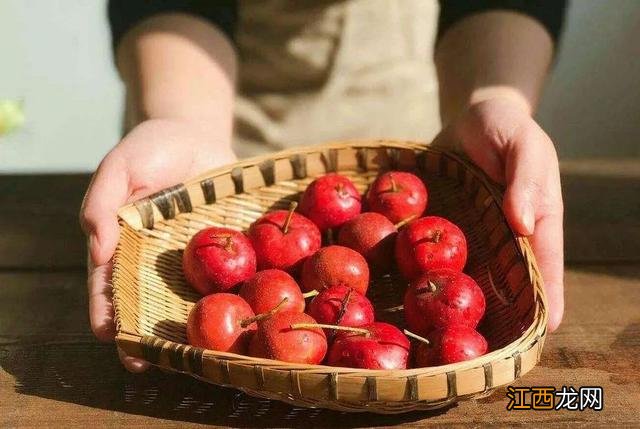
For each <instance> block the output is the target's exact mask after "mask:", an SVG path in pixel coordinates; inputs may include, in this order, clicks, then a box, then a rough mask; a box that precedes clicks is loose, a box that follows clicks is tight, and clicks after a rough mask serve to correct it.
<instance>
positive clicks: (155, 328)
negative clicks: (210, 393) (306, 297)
mask: <svg viewBox="0 0 640 429" xmlns="http://www.w3.org/2000/svg"><path fill="white" fill-rule="evenodd" d="M389 169H397V170H408V171H414V172H416V173H417V174H419V175H421V176H422V177H423V178H424V180H425V182H426V183H427V186H428V189H429V207H428V209H427V213H428V214H435V215H440V216H444V217H446V218H448V219H450V220H452V221H453V222H455V223H456V224H457V225H459V226H460V227H461V228H462V230H463V231H464V232H465V234H466V236H467V240H468V245H469V259H468V262H467V266H466V268H465V272H467V273H468V274H469V275H471V276H472V277H473V278H474V279H476V281H477V282H478V283H479V284H480V286H481V287H482V289H483V291H484V294H485V296H486V301H487V312H486V316H485V318H484V319H483V321H482V323H481V325H480V326H479V328H478V329H479V331H480V332H482V333H483V334H484V335H485V337H486V338H487V340H488V342H489V347H490V352H489V353H488V354H486V355H484V356H481V357H479V358H476V359H473V360H470V361H467V362H463V363H457V364H452V365H446V366H438V367H429V368H416V369H407V370H398V371H385V370H362V369H353V368H337V367H330V366H323V365H301V364H291V363H286V362H281V361H274V360H267V359H258V358H253V357H248V356H241V355H236V354H230V353H221V352H216V351H212V350H204V349H201V348H196V347H192V346H189V345H187V343H186V334H185V324H186V320H187V316H188V314H189V311H190V310H191V308H192V306H193V304H194V303H195V302H196V301H197V300H198V299H199V296H198V295H197V293H195V292H194V291H193V290H192V289H191V288H190V287H189V285H187V284H186V282H185V279H184V277H183V274H182V269H181V257H182V255H181V252H182V249H183V248H184V247H185V245H186V243H187V242H188V240H189V239H190V237H191V236H192V235H193V234H195V233H196V232H197V231H199V230H200V229H202V228H205V227H207V226H212V225H216V226H227V227H230V228H235V229H237V230H245V229H247V228H248V226H249V225H250V224H251V222H253V221H254V220H256V219H257V218H258V217H260V216H261V215H262V214H263V213H265V212H267V211H269V210H273V209H278V208H287V207H288V206H289V202H290V201H292V200H296V199H297V198H299V196H300V193H301V192H302V191H303V190H304V189H305V187H306V186H307V185H308V184H309V183H310V182H311V181H312V180H313V178H314V177H317V176H319V175H323V174H325V173H327V172H339V173H341V174H343V175H346V176H348V177H350V178H351V179H352V180H353V182H354V183H355V185H356V187H357V188H358V189H359V191H361V192H364V191H365V190H366V188H367V186H368V185H369V184H370V183H371V182H372V181H373V180H374V179H375V177H376V175H377V174H378V173H379V172H380V171H384V170H389ZM501 196H502V194H501V192H500V190H499V189H498V187H496V185H494V184H493V183H491V182H490V181H489V180H488V179H487V177H486V176H485V175H484V174H483V173H482V172H481V171H479V170H478V169H477V168H475V167H474V166H473V165H472V164H470V163H469V162H468V161H466V160H465V159H463V158H461V157H460V156H459V155H456V154H453V153H450V152H446V151H441V150H437V149H433V148H429V147H427V146H425V145H424V144H418V143H407V142H395V141H382V140H376V141H358V142H340V143H330V144H324V145H318V146H312V147H305V148H298V149H294V150H289V151H285V152H279V153H275V154H271V155H268V156H263V157H258V158H254V159H250V160H247V161H243V162H239V163H236V164H233V165H230V166H227V167H223V168H218V169H216V170H213V171H211V172H209V173H207V174H204V175H202V176H200V177H198V178H196V179H194V180H191V181H188V182H186V183H184V184H180V185H177V186H174V187H172V188H169V189H165V190H163V191H161V192H159V193H157V194H155V195H152V196H150V197H148V198H145V199H142V200H140V201H138V202H136V203H134V204H131V205H128V206H125V207H123V208H122V209H121V210H120V211H119V217H120V227H121V232H120V241H119V244H118V247H117V250H116V254H115V262H114V270H113V290H114V303H115V317H116V325H117V338H116V340H117V344H118V346H119V347H120V348H121V349H123V350H124V351H125V352H126V353H127V354H129V355H131V356H136V357H140V358H144V359H146V360H148V361H150V362H151V363H153V364H154V365H157V366H159V367H162V368H166V369H170V370H174V371H178V372H183V373H186V374H190V375H192V376H193V377H196V378H198V379H200V380H203V381H206V382H210V383H214V384H218V385H223V386H229V387H233V388H236V389H240V390H242V391H244V392H246V393H248V394H250V395H254V396H258V397H263V398H270V399H276V400H280V401H285V402H288V403H291V404H295V405H297V406H304V407H322V408H329V409H334V410H341V411H369V412H376V413H386V414H390V413H402V412H407V411H411V410H424V409H434V408H438V407H443V406H446V405H448V404H451V403H452V402H455V401H458V400H461V399H468V398H477V397H482V396H486V395H488V394H490V393H491V391H492V390H493V389H495V388H496V387H498V386H501V385H505V384H508V383H511V382H512V381H514V380H516V379H518V378H519V377H520V376H521V375H523V374H525V373H526V372H528V371H529V370H531V369H532V368H533V367H534V366H535V365H536V363H537V362H538V360H539V358H540V353H541V351H542V347H543V344H544V339H545V334H546V324H547V310H546V301H545V295H544V292H543V288H542V282H541V277H540V274H539V272H538V269H537V266H536V263H535V259H534V257H533V253H532V251H531V248H530V246H529V243H528V241H527V240H526V239H525V238H520V237H515V236H514V234H513V233H512V231H511V229H510V228H509V226H508V225H507V223H506V220H505V218H504V215H503V213H502V210H501ZM405 287H406V284H405V283H404V282H403V281H402V280H401V278H400V277H399V276H397V275H394V274H392V275H386V276H384V277H381V278H375V279H373V280H372V285H371V286H370V288H369V292H368V295H369V298H371V299H372V301H373V302H374V304H375V307H376V312H377V314H376V317H377V319H379V320H383V321H388V322H391V323H395V324H396V325H398V326H400V327H402V326H403V321H402V319H403V316H402V311H398V306H400V305H401V304H402V297H403V294H404V289H405Z"/></svg>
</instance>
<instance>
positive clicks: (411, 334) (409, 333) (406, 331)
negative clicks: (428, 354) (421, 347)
mask: <svg viewBox="0 0 640 429" xmlns="http://www.w3.org/2000/svg"><path fill="white" fill-rule="evenodd" d="M404 334H405V335H406V336H407V337H411V338H413V339H416V340H418V341H420V342H423V343H425V344H431V342H430V341H429V340H427V339H426V338H425V337H421V336H420V335H417V334H414V333H413V332H411V331H409V330H407V329H405V330H404Z"/></svg>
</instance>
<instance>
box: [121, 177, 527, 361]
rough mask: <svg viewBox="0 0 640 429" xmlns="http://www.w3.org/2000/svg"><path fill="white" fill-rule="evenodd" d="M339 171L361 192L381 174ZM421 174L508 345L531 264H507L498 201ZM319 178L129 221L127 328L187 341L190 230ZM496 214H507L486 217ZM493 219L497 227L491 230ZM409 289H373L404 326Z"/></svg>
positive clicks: (390, 285)
mask: <svg viewBox="0 0 640 429" xmlns="http://www.w3.org/2000/svg"><path fill="white" fill-rule="evenodd" d="M338 172H339V173H340V174H343V175H345V176H347V177H349V178H350V179H351V180H352V181H353V182H354V184H355V185H356V187H357V188H358V190H359V191H360V192H361V193H364V192H366V189H367V187H368V185H369V184H370V183H371V182H372V181H373V180H374V179H375V177H376V176H377V174H378V172H377V171H368V172H364V173H363V172H362V171H350V170H347V171H338ZM418 174H419V173H418ZM421 176H422V177H423V179H424V181H425V183H426V184H427V188H428V191H429V203H428V208H427V211H426V213H425V214H426V215H438V216H443V217H445V218H447V219H449V220H451V221H452V222H454V223H455V224H457V225H458V226H459V227H460V228H461V229H462V230H463V231H464V233H465V235H466V237H467V242H468V247H469V256H468V261H467V265H466V267H465V270H464V271H465V272H466V273H467V274H469V275H470V276H471V277H473V278H474V279H475V280H476V281H477V282H478V284H479V285H480V286H481V288H482V290H483V291H484V294H485V297H486V302H487V311H486V315H485V318H484V319H483V321H482V322H481V324H480V326H479V328H478V330H479V331H480V332H481V333H482V334H483V335H484V336H485V337H486V338H487V340H488V342H489V347H490V350H496V349H499V348H502V347H504V346H506V345H507V344H509V343H511V342H513V341H514V340H516V339H518V338H519V337H520V336H521V335H522V334H523V333H524V332H525V331H526V330H527V328H528V327H529V326H531V324H532V323H533V320H534V316H535V299H534V291H533V288H531V287H530V284H528V281H527V280H528V279H527V276H526V275H524V272H525V266H524V264H521V263H514V261H507V262H508V263H505V261H504V260H503V259H504V257H503V255H500V252H501V251H503V250H502V249H504V248H505V247H508V246H509V242H511V243H512V246H514V247H515V241H514V240H513V236H512V235H511V232H510V230H508V227H507V226H506V223H505V222H504V219H503V218H501V216H502V214H501V211H500V209H499V208H498V207H497V206H495V205H496V203H495V202H493V201H489V200H488V199H487V200H486V201H478V198H477V195H474V194H471V193H470V192H471V191H469V189H468V188H469V187H465V186H464V184H463V183H461V182H460V181H458V180H457V179H454V178H451V177H448V176H442V175H437V174H428V173H425V174H421ZM312 180H313V177H309V178H305V179H300V180H290V181H283V182H278V183H276V184H274V185H272V186H265V187H261V188H258V189H255V190H252V191H248V192H245V193H240V194H236V195H232V196H229V197H226V198H223V199H220V200H218V201H216V202H215V203H214V204H208V205H201V206H198V207H194V208H193V210H192V211H191V212H188V213H180V214H178V215H177V216H176V217H175V218H173V219H170V220H164V221H160V222H157V223H156V224H155V225H154V227H153V229H142V230H140V231H134V230H133V229H132V228H131V227H129V226H128V225H126V224H123V228H124V229H125V234H124V235H125V236H126V235H127V234H130V235H131V237H132V238H131V239H132V240H135V241H136V243H135V244H136V247H135V248H134V249H135V250H134V251H135V253H136V254H135V255H134V254H130V255H124V254H123V255H122V257H123V259H127V258H130V259H131V261H130V262H131V264H132V265H130V268H131V269H133V270H134V271H135V272H134V273H132V274H131V276H132V280H133V283H134V284H132V285H131V286H133V289H134V291H129V297H128V298H125V299H126V300H128V301H129V305H134V306H135V305H137V308H135V309H133V308H131V309H130V313H131V314H130V317H128V318H126V317H125V318H123V323H124V324H129V325H130V326H128V327H127V331H129V332H135V333H137V334H138V335H141V336H144V335H154V336H157V337H160V338H162V339H165V340H169V341H174V342H178V343H186V333H185V327H186V320H187V317H188V314H189V311H190V309H191V307H192V306H193V304H194V303H195V302H196V301H197V300H198V299H199V298H200V296H199V295H198V294H197V293H196V292H195V291H193V290H192V289H191V288H190V286H189V285H188V284H187V283H186V281H185V279H184V276H183V274H182V249H183V248H184V246H185V245H186V243H187V242H188V240H189V239H190V237H191V236H192V235H193V234H195V233H196V232H197V231H199V230H200V229H202V228H205V227H207V226H213V225H216V226H227V227H230V228H234V229H238V230H246V229H247V228H248V227H249V225H250V224H251V222H253V221H254V220H256V219H257V218H258V217H260V216H261V215H262V214H263V213H265V212H267V211H270V210H274V209H281V208H287V207H288V205H289V202H290V201H292V200H297V199H298V198H299V196H300V194H301V192H302V191H303V190H304V189H305V188H306V186H307V185H308V184H309V183H310V182H311V181H312ZM476 193H477V191H476ZM492 206H494V207H492ZM496 216H497V217H500V219H494V220H493V221H488V220H487V218H488V217H496ZM487 225H493V226H491V227H489V228H490V229H488V228H487ZM127 230H129V231H127ZM511 254H512V255H515V256H512V257H511V258H517V257H519V253H518V251H517V250H516V251H512V252H511ZM514 267H515V268H514ZM507 269H508V270H509V271H508V272H507ZM517 278H521V279H520V280H517ZM514 284H516V285H519V286H517V287H514V286H513V285H514ZM405 288H406V282H405V281H404V280H403V279H402V278H401V277H400V276H399V275H398V274H397V273H391V274H387V275H385V276H382V277H378V278H373V279H372V283H371V286H370V288H369V291H368V293H367V295H368V297H369V298H370V299H371V300H372V302H373V303H374V305H375V308H376V317H377V319H378V320H381V321H387V322H390V323H393V324H396V325H398V326H399V327H404V320H403V311H402V308H401V306H402V301H403V296H404V290H405ZM122 294H123V295H124V292H123V293H122ZM129 298H134V299H133V301H132V300H131V299H129ZM119 301H120V302H122V299H119ZM134 302H135V304H134ZM121 307H124V306H123V305H121ZM125 312H126V311H125Z"/></svg>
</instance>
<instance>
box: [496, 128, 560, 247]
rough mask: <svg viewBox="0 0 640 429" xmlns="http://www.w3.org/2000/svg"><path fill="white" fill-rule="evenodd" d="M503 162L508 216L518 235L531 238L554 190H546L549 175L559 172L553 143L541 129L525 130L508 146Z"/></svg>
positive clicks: (505, 201)
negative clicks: (547, 197)
mask: <svg viewBox="0 0 640 429" xmlns="http://www.w3.org/2000/svg"><path fill="white" fill-rule="evenodd" d="M504 159H505V182H506V192H505V195H504V203H503V209H504V212H505V215H506V217H507V220H508V221H509V224H510V225H511V228H512V229H513V230H514V231H515V232H516V233H518V234H521V235H524V236H530V235H532V234H533V233H534V230H535V225H536V221H537V218H538V217H540V216H539V215H541V213H538V212H540V211H541V210H540V209H541V208H542V206H543V205H544V200H545V198H544V196H545V195H546V194H548V193H550V192H551V191H552V190H550V189H546V188H547V186H548V185H549V183H548V177H549V175H550V172H551V173H552V172H554V171H555V170H557V169H558V161H557V158H556V156H555V151H554V149H553V144H552V143H551V140H550V139H549V138H548V137H547V136H546V134H545V133H544V132H543V131H542V130H541V129H540V130H531V129H527V130H523V131H522V132H520V133H518V134H516V135H514V136H513V137H512V140H511V141H510V142H509V143H508V144H507V146H506V153H505V157H504ZM552 174H553V173H552Z"/></svg>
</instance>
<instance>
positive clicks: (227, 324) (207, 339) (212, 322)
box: [187, 293, 257, 354]
mask: <svg viewBox="0 0 640 429" xmlns="http://www.w3.org/2000/svg"><path fill="white" fill-rule="evenodd" d="M254 316H255V314H254V312H253V310H251V307H250V306H249V304H247V302H246V301H245V300H244V299H242V298H240V297H239V296H237V295H234V294H231V293H214V294H211V295H207V296H205V297H204V298H202V299H201V300H200V301H198V302H197V303H196V305H195V306H194V307H193V309H192V310H191V313H189V318H188V320H187V339H188V341H189V344H191V345H192V346H196V347H203V348H207V349H211V350H218V351H221V352H229V353H238V354H246V353H247V347H248V345H249V340H250V339H251V336H252V335H253V333H254V332H255V330H256V327H257V326H256V323H255V322H253V323H243V321H250V319H251V318H252V317H254Z"/></svg>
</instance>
